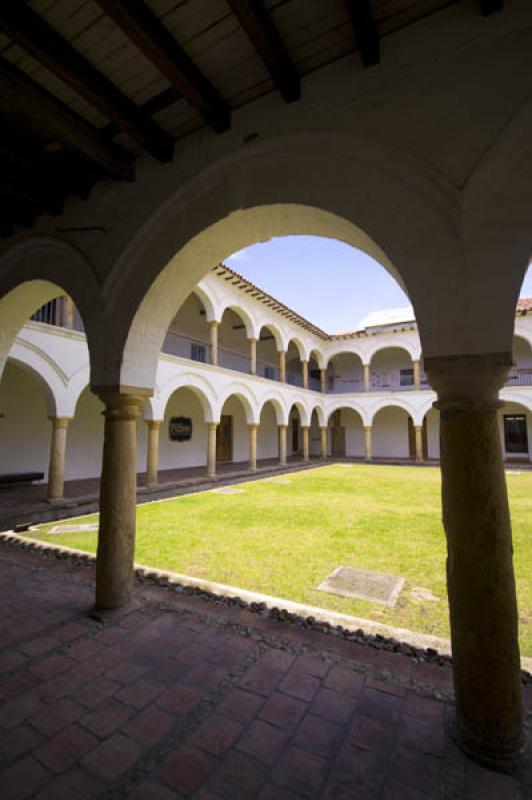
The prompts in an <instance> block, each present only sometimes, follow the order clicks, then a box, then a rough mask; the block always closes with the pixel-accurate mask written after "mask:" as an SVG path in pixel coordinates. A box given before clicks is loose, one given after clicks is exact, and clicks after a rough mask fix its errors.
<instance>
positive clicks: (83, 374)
mask: <svg viewBox="0 0 532 800" xmlns="http://www.w3.org/2000/svg"><path fill="white" fill-rule="evenodd" d="M89 384H90V366H89V364H88V363H87V364H83V366H82V367H80V368H79V369H78V370H77V371H76V372H75V373H74V374H73V375H72V376H71V378H70V380H69V382H68V395H69V398H70V403H71V404H72V408H73V414H75V413H76V408H77V405H78V401H79V398H80V397H81V395H82V393H83V392H84V391H85V389H86V388H87V386H89Z"/></svg>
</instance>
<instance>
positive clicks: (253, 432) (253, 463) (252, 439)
mask: <svg viewBox="0 0 532 800" xmlns="http://www.w3.org/2000/svg"><path fill="white" fill-rule="evenodd" d="M258 427H259V426H258V425H248V428H249V468H250V469H251V470H253V472H256V470H257V429H258Z"/></svg>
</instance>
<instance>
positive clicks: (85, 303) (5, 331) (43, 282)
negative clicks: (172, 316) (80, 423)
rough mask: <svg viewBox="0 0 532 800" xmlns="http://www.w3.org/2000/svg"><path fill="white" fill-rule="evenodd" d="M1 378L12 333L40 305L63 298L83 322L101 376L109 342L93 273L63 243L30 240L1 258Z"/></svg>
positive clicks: (39, 238)
mask: <svg viewBox="0 0 532 800" xmlns="http://www.w3.org/2000/svg"><path fill="white" fill-rule="evenodd" d="M0 285H1V289H0V319H1V320H2V324H1V326H0V375H1V372H2V369H3V365H4V363H5V359H6V358H7V356H8V353H9V350H10V349H11V346H12V345H13V342H14V340H15V337H16V335H17V334H18V332H19V330H20V329H21V328H22V327H23V325H24V324H25V322H26V321H27V320H28V319H29V317H30V316H31V314H33V312H34V311H36V310H37V309H38V308H39V307H40V306H42V305H44V304H45V303H47V302H48V301H49V300H52V299H53V298H54V297H57V296H58V295H61V294H65V293H66V294H68V295H70V297H72V299H73V300H74V303H75V305H76V307H77V309H78V311H79V313H80V315H81V317H82V319H83V325H84V328H85V333H86V336H87V345H88V348H89V353H90V360H91V366H92V369H93V370H94V371H95V374H97V373H100V372H101V370H102V369H103V368H104V365H105V363H106V361H107V359H108V357H109V349H110V348H112V346H113V343H112V341H111V337H110V336H108V335H107V330H106V329H107V320H106V318H105V316H104V314H103V302H102V298H101V293H100V286H99V283H98V280H97V278H96V274H95V272H94V271H93V269H92V266H91V265H90V264H89V262H88V260H87V259H86V258H85V256H84V255H83V254H82V253H81V252H80V251H79V250H77V249H76V248H75V247H73V246H72V245H71V244H69V243H67V242H63V241H60V240H59V239H53V238H51V237H45V236H33V237H30V238H28V239H25V240H24V241H22V242H18V243H17V244H15V245H14V246H13V247H11V248H10V249H9V250H8V251H7V252H6V253H5V254H4V255H3V256H2V257H1V258H0Z"/></svg>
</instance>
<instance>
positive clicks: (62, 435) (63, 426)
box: [48, 417, 70, 503]
mask: <svg viewBox="0 0 532 800" xmlns="http://www.w3.org/2000/svg"><path fill="white" fill-rule="evenodd" d="M50 421H51V423H52V441H51V442H50V461H49V466H48V502H49V503H58V502H60V501H61V500H62V499H63V496H64V489H65V453H66V440H67V428H68V423H69V422H70V417H50Z"/></svg>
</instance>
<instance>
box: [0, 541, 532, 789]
mask: <svg viewBox="0 0 532 800" xmlns="http://www.w3.org/2000/svg"><path fill="white" fill-rule="evenodd" d="M93 578H94V574H93V567H92V566H74V565H73V564H71V563H70V562H69V561H67V560H60V559H56V558H50V557H48V558H44V557H43V556H42V555H38V554H36V553H32V552H27V551H21V550H19V549H16V548H13V547H11V546H9V545H8V544H4V543H3V544H1V545H0V587H1V588H0V602H1V607H2V609H3V615H2V623H1V625H0V648H1V649H0V672H1V678H0V699H1V702H2V705H1V706H0V797H1V798H2V800H24V798H39V800H63V798H64V799H65V800H67V799H68V800H70V799H71V798H75V800H86V799H87V798H96V797H98V798H100V797H102V798H113V799H114V798H126V797H127V798H132V800H170V799H171V798H177V800H179V799H180V798H193V800H215V799H216V798H227V800H239V798H242V800H246V799H247V798H259V800H295V798H323V799H324V800H333V798H335V799H337V800H429V798H430V799H431V800H432V798H438V800H499V799H500V800H529V798H530V797H532V770H531V765H530V762H529V761H528V762H527V763H525V765H524V766H523V768H522V769H521V770H520V772H519V773H518V774H517V775H516V776H508V775H501V774H497V773H494V772H491V771H490V770H487V769H484V768H482V767H479V766H477V765H476V764H474V763H473V762H471V761H469V760H468V759H467V758H466V757H465V756H464V755H462V753H461V752H460V751H459V750H458V749H457V747H456V746H455V745H454V743H453V742H452V741H451V739H450V738H449V736H448V735H447V733H446V719H447V718H448V717H449V715H450V714H451V713H452V694H451V675H450V670H449V668H448V667H442V666H438V665H435V664H429V663H424V662H420V661H416V660H415V659H412V658H408V657H406V656H403V655H399V654H397V653H392V652H384V651H381V650H376V649H373V648H371V647H369V646H365V645H361V644H358V643H354V642H349V641H346V640H345V639H340V638H337V637H334V636H332V635H330V634H329V635H327V634H324V633H319V632H317V631H315V630H311V629H308V628H303V627H296V626H294V625H289V624H285V623H281V622H278V621H275V620H272V619H268V618H265V617H262V616H261V615H260V614H254V613H251V612H250V611H247V610H242V609H238V608H233V607H227V606H223V605H221V604H217V603H213V602H206V601H205V600H202V599H201V598H199V597H195V596H188V595H183V594H176V593H175V592H173V591H171V590H169V589H164V588H159V587H148V586H146V585H140V584H139V585H138V586H137V587H136V603H135V605H134V606H133V607H132V609H131V610H129V612H128V613H124V614H121V615H118V616H115V617H114V618H113V619H109V620H106V621H105V622H101V621H98V620H96V619H92V618H91V617H90V615H89V610H90V606H91V602H92V598H93V593H94V587H93ZM525 698H526V704H527V708H528V712H529V722H530V716H531V714H532V686H531V685H528V686H527V687H526V696H525Z"/></svg>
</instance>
